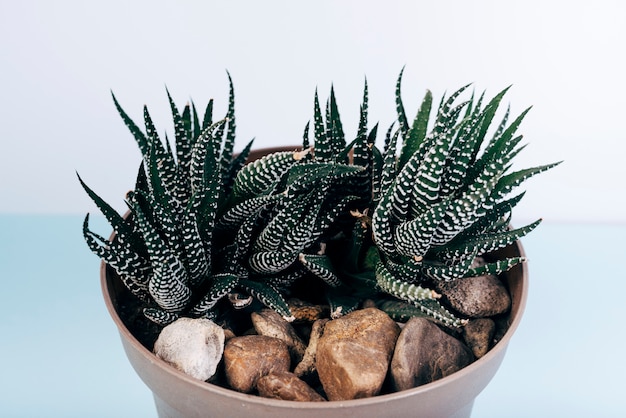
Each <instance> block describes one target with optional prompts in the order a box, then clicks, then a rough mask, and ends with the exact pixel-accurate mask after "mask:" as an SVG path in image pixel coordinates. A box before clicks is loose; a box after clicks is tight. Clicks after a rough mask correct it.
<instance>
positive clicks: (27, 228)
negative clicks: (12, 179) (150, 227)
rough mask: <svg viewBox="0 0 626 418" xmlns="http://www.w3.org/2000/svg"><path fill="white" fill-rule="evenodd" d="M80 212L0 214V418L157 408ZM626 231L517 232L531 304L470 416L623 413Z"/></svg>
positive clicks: (547, 228) (560, 227) (126, 413)
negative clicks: (106, 297)
mask: <svg viewBox="0 0 626 418" xmlns="http://www.w3.org/2000/svg"><path fill="white" fill-rule="evenodd" d="M82 219H83V218H82V216H70V215H68V216H57V215H38V216H31V215H0V281H1V283H2V291H1V292H0V298H1V303H0V314H1V320H0V334H1V337H0V338H1V344H0V358H1V359H2V365H1V366H0V369H1V371H0V416H2V417H154V416H156V411H155V408H154V404H153V401H152V395H151V393H150V391H149V390H148V389H147V387H145V386H144V384H143V383H142V382H141V380H140V379H139V377H137V375H136V374H135V373H134V370H133V369H132V367H131V366H130V364H129V363H128V361H127V360H126V357H125V354H124V352H123V349H122V346H121V343H120V340H119V336H118V333H117V330H116V328H115V326H114V324H113V322H112V321H111V320H110V318H109V315H108V312H107V311H106V308H105V306H104V303H103V300H102V295H101V292H100V284H99V260H98V259H97V257H95V256H94V255H93V254H91V252H90V251H89V250H88V249H87V246H86V245H85V243H84V241H83V239H82V234H81V225H82ZM92 223H93V227H94V229H95V230H96V231H99V232H101V233H102V234H105V235H106V234H108V233H109V231H110V228H108V227H107V225H106V223H105V222H104V220H103V219H101V218H96V219H94V220H93V221H92ZM624 236H626V225H579V224H556V223H555V224H550V223H544V224H543V225H541V226H540V227H539V228H538V229H537V230H535V231H533V232H532V233H531V234H530V235H529V236H527V237H525V238H524V239H523V241H522V242H523V245H524V248H525V250H526V253H527V255H528V257H529V258H530V261H529V270H530V282H531V286H530V292H529V298H528V303H527V306H526V311H525V314H524V318H523V320H522V323H521V325H520V327H519V328H518V332H517V333H516V334H515V335H514V337H513V339H512V341H511V344H510V346H509V349H508V352H507V355H506V357H505V359H504V362H503V364H502V366H501V368H500V369H499V371H498V373H497V374H496V376H495V378H494V379H493V380H492V382H491V383H490V384H489V386H488V387H487V388H486V389H485V390H484V391H483V392H482V393H481V394H480V396H479V397H478V398H477V399H476V402H475V404H474V413H473V417H477V418H480V417H579V416H580V417H592V416H593V417H602V416H605V417H614V416H626V405H625V402H626V399H625V395H626V392H625V388H626V386H625V385H624V383H623V381H622V379H623V377H624V375H625V374H626V373H625V372H626V366H625V365H624V361H623V360H622V357H623V353H624V337H623V331H622V329H623V325H622V324H623V320H624V317H626V302H625V301H624V296H625V295H626V280H625V275H624V271H623V269H622V268H621V262H622V261H623V259H624V257H625V256H626V252H625V251H624V247H623V245H622V244H621V239H622V237H624Z"/></svg>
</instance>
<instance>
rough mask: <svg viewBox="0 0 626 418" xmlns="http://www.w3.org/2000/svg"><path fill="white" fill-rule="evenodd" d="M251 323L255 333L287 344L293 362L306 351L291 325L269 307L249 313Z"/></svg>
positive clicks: (299, 359)
mask: <svg viewBox="0 0 626 418" xmlns="http://www.w3.org/2000/svg"><path fill="white" fill-rule="evenodd" d="M250 318H251V319H252V325H253V326H254V329H255V330H256V332H257V334H259V335H265V336H267V337H273V338H278V339H279V340H282V341H284V342H285V344H287V347H288V348H289V353H290V354H291V360H292V362H293V363H294V364H297V363H299V362H300V361H301V360H302V357H303V356H304V352H305V351H306V344H305V343H304V342H303V341H302V339H301V338H300V337H299V336H298V334H297V333H296V330H295V329H294V328H293V326H292V325H291V324H290V323H289V322H287V321H285V319H284V318H283V317H282V316H280V314H278V313H276V311H273V310H271V309H263V310H262V311H260V312H253V313H252V314H251V315H250Z"/></svg>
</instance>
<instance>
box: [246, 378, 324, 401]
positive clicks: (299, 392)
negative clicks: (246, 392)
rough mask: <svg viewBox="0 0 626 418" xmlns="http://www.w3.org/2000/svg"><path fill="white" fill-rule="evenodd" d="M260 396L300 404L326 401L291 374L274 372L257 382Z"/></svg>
mask: <svg viewBox="0 0 626 418" xmlns="http://www.w3.org/2000/svg"><path fill="white" fill-rule="evenodd" d="M257 389H258V390H259V395H260V396H263V397H265V398H274V399H283V400H285V401H298V402H323V401H325V400H326V399H324V398H323V397H322V396H321V395H320V394H319V393H317V392H316V391H315V390H313V388H311V387H310V386H309V385H307V384H306V383H305V382H304V381H302V380H300V379H299V378H298V377H297V376H296V375H295V374H293V373H289V372H274V373H270V374H268V375H265V376H263V377H262V378H260V379H259V380H258V382H257Z"/></svg>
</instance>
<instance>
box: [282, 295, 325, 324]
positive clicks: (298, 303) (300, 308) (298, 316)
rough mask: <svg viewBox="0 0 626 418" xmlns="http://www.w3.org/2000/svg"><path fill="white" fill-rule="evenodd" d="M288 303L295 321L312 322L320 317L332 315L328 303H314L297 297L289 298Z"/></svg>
mask: <svg viewBox="0 0 626 418" xmlns="http://www.w3.org/2000/svg"><path fill="white" fill-rule="evenodd" d="M287 304H288V305H289V309H290V310H291V314H292V315H293V317H294V318H295V320H294V322H308V323H312V322H315V321H317V320H318V319H322V318H328V317H329V316H330V308H329V307H328V305H314V304H312V303H309V302H306V301H303V300H300V299H296V298H293V299H289V300H288V301H287Z"/></svg>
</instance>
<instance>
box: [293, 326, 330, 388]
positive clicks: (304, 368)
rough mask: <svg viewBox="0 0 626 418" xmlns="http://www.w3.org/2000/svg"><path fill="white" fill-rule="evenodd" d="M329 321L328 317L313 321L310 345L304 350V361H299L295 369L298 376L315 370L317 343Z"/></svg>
mask: <svg viewBox="0 0 626 418" xmlns="http://www.w3.org/2000/svg"><path fill="white" fill-rule="evenodd" d="M328 321H329V320H328V319H318V320H317V321H315V322H313V326H312V327H311V336H310V338H309V345H308V346H307V348H306V350H305V352H304V356H303V357H302V361H301V362H300V363H298V365H297V366H296V368H295V369H294V371H293V373H294V374H295V375H296V376H298V377H302V376H304V375H308V374H311V373H313V372H314V371H315V358H316V356H317V345H318V343H319V339H320V337H321V336H322V333H323V332H324V325H326V323H327V322H328Z"/></svg>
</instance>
